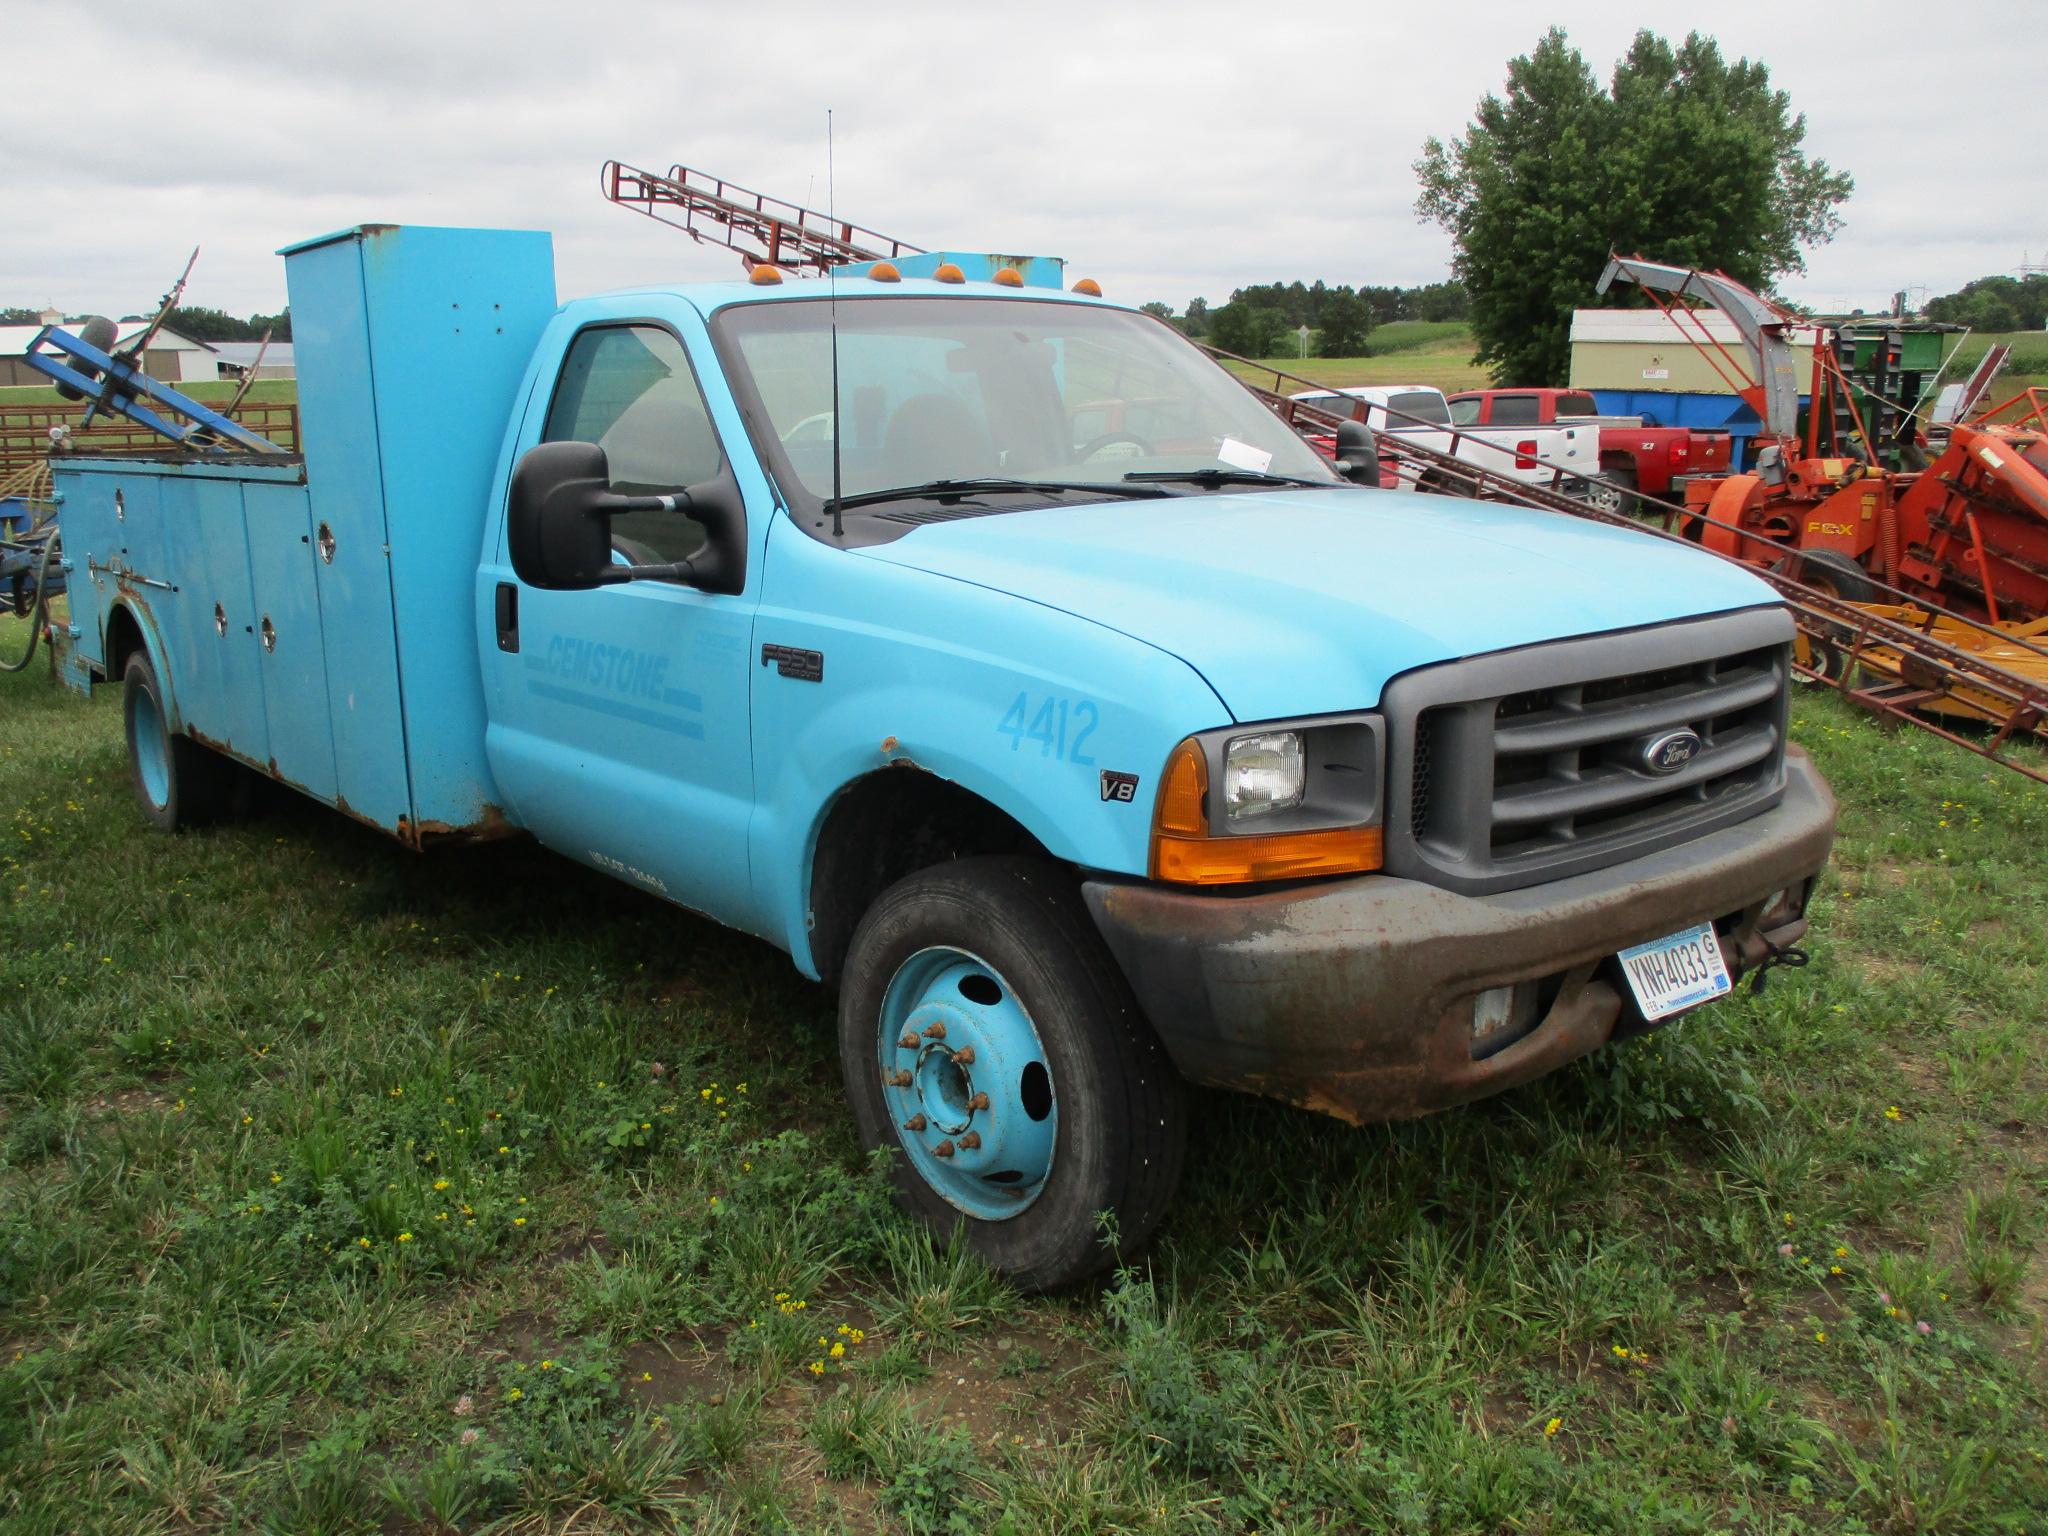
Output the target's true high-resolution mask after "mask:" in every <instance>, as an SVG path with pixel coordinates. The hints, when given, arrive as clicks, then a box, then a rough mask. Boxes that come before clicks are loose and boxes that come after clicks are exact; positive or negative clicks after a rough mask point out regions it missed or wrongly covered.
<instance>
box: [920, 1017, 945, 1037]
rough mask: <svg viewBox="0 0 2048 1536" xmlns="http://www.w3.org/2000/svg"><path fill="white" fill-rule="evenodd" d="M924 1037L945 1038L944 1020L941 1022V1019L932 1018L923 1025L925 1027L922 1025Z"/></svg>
mask: <svg viewBox="0 0 2048 1536" xmlns="http://www.w3.org/2000/svg"><path fill="white" fill-rule="evenodd" d="M924 1037H925V1039H927V1040H943V1039H945V1038H946V1026H945V1023H944V1022H943V1021H942V1020H933V1021H932V1022H931V1023H929V1024H927V1025H925V1027H924Z"/></svg>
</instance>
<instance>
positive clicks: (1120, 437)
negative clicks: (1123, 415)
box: [1074, 432, 1159, 464]
mask: <svg viewBox="0 0 2048 1536" xmlns="http://www.w3.org/2000/svg"><path fill="white" fill-rule="evenodd" d="M1117 443H1129V444H1130V445H1131V446H1132V447H1133V448H1135V449H1137V450H1138V451H1137V452H1136V453H1132V454H1120V455H1119V457H1120V458H1132V459H1137V458H1149V457H1151V456H1152V455H1153V454H1156V453H1157V452H1158V451H1159V450H1158V449H1157V448H1154V447H1153V446H1152V445H1151V444H1150V443H1148V442H1146V441H1145V439H1144V438H1142V437H1140V436H1138V434H1137V433H1135V432H1105V433H1103V434H1102V436H1100V437H1098V438H1095V439H1093V440H1092V441H1090V442H1086V443H1083V444H1082V445H1081V446H1080V447H1079V448H1076V449H1075V450H1074V462H1075V463H1076V464H1085V463H1087V462H1088V461H1089V460H1090V459H1092V458H1094V457H1095V456H1096V455H1097V454H1098V453H1100V452H1102V450H1103V449H1105V448H1109V447H1112V446H1114V445H1115V444H1117Z"/></svg>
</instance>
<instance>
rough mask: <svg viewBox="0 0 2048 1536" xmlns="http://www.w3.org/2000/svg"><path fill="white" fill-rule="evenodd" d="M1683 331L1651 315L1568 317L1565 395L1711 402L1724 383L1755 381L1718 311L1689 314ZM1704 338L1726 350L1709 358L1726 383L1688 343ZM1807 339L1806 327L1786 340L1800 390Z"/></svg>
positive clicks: (1809, 346)
mask: <svg viewBox="0 0 2048 1536" xmlns="http://www.w3.org/2000/svg"><path fill="white" fill-rule="evenodd" d="M1686 324H1687V329H1686V330H1685V331H1681V330H1680V329H1679V328H1678V327H1677V326H1676V325H1675V324H1673V323H1672V322H1671V320H1669V319H1668V318H1666V316H1665V315H1664V313H1663V312H1662V311H1661V310H1655V309H1577V310H1573V311H1572V371H1571V386H1572V388H1574V389H1608V390H1632V391H1654V392H1656V393H1659V394H1707V395H1718V394H1730V393H1733V390H1732V389H1731V387H1730V385H1729V377H1734V378H1740V379H1741V380H1743V381H1744V382H1747V381H1748V380H1750V379H1753V378H1755V377H1756V360H1755V358H1754V357H1753V356H1752V355H1751V353H1750V351H1749V348H1748V347H1747V346H1745V345H1744V344H1743V340H1742V333H1741V332H1739V331H1737V330H1736V329H1735V322H1734V321H1732V320H1730V319H1729V318H1728V317H1727V316H1726V315H1724V314H1721V313H1720V312H1719V311H1718V310H1689V311H1687V312H1686ZM1703 338H1704V339H1707V340H1711V341H1714V342H1718V343H1720V345H1721V346H1723V347H1725V348H1727V349H1728V356H1727V357H1726V358H1721V357H1719V356H1718V354H1717V355H1716V357H1715V361H1718V362H1719V363H1720V364H1721V367H1722V369H1725V370H1726V371H1727V375H1728V377H1724V376H1723V374H1722V373H1721V372H1718V371H1716V369H1715V367H1714V362H1710V361H1709V360H1708V356H1707V354H1706V353H1704V352H1702V351H1701V350H1700V348H1699V347H1698V346H1696V345H1695V344H1694V343H1695V342H1698V341H1700V340H1702V339H1703ZM1813 339H1814V330H1813V327H1811V326H1798V327H1796V328H1794V330H1793V332H1792V335H1791V337H1790V340H1791V342H1792V358H1793V373H1794V376H1795V377H1796V378H1797V379H1798V380H1799V383H1800V388H1801V389H1802V390H1804V388H1805V385H1806V379H1807V376H1808V375H1809V374H1810V373H1811V372H1812V371H1813Z"/></svg>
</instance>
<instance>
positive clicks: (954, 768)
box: [750, 533, 1230, 976]
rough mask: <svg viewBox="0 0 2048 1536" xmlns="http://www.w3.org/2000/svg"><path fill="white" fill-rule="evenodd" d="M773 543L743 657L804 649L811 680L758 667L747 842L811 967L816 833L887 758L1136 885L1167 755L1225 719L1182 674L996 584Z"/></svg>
mask: <svg viewBox="0 0 2048 1536" xmlns="http://www.w3.org/2000/svg"><path fill="white" fill-rule="evenodd" d="M779 542H780V547H779V548H778V549H777V550H776V551H775V553H774V554H773V555H772V556H771V591H770V593H769V594H768V597H769V600H768V601H767V602H766V603H764V605H763V607H762V609H761V611H760V615H759V617H758V619H757V621H756V634H755V640H756V649H757V652H758V650H759V648H760V647H761V646H782V647H790V648H794V649H801V650H807V651H814V652H817V653H818V654H819V655H820V656H821V657H822V658H823V661H822V672H823V676H822V678H820V679H818V680H816V681H812V680H809V679H808V678H804V677H800V676H796V675H784V673H783V671H782V669H781V668H780V667H778V666H774V665H768V664H765V663H764V664H763V665H760V666H757V667H756V668H755V678H756V684H755V689H754V743H755V755H754V761H755V786H756V806H755V812H754V822H753V827H752V829H751V838H750V847H751V853H752V865H753V874H754V882H755V888H756V899H757V902H758V903H759V906H760V908H761V910H762V911H763V912H765V913H768V914H770V915H771V917H772V920H773V922H774V924H775V926H776V927H777V928H778V929H779V930H780V932H781V933H782V935H783V941H784V943H785V945H786V946H787V948H788V949H789V951H790V953H791V955H792V956H793V957H794V958H795V960H796V963H797V965H798V967H799V968H800V969H802V970H803V971H804V972H805V974H807V975H812V976H815V975H816V974H817V968H816V965H815V963H814V961H813V959H812V955H811V947H810V935H809V906H810V901H809V896H810V882H811V871H812V864H813V861H814V859H815V857H816V853H817V846H818V837H819V833H820V831H821V829H822V828H823V827H824V825H825V821H826V818H827V816H828V815H829V813H830V811H831V808H832V805H833V804H834V802H835V801H836V800H837V799H838V798H839V796H840V795H841V794H843V793H844V792H845V791H846V790H847V789H849V788H850V787H851V786H852V785H853V784H855V783H857V782H859V781H860V780H861V779H863V778H865V777H866V776H867V775H869V774H871V773H874V772H876V771H877V770H879V769H884V768H888V767H890V766H891V765H909V766H912V767H915V768H918V769H922V770H924V771H925V772H928V773H932V774H936V775H938V776H939V777H940V778H943V779H946V780H949V781H950V782H952V783H954V784H956V785H958V786H960V787H961V788H963V789H965V790H968V791H970V792H971V793H973V794H975V795H977V796H979V797H980V798H981V799H983V800H985V801H987V802H988V803H989V804H991V805H993V806H995V807H996V808H997V809H999V810H1001V811H1002V812H1003V813H1004V814H1006V815H1008V816H1009V817H1010V818H1011V819H1012V820H1014V821H1016V822H1017V823H1018V824H1019V825H1021V826H1022V827H1024V829H1025V830H1026V831H1028V832H1030V833H1031V835H1032V836H1033V837H1035V838H1037V839H1038V841H1039V842H1040V843H1041V844H1043V845H1044V846H1045V848H1046V850H1047V851H1048V852H1049V853H1051V854H1052V855H1053V856H1054V857H1056V858H1060V859H1064V860H1067V861H1069V862H1071V863H1073V864H1076V865H1078V866H1081V867H1083V868H1087V869H1097V870H1109V871H1115V872H1117V873H1120V874H1126V875H1142V874H1144V872H1145V868H1146V861H1147V858H1148V855H1149V846H1150V831H1151V815H1152V801H1153V795H1154V792H1155V790H1156V788H1157V785H1158V776H1159V772H1160V770H1161V768H1162V767H1163V766H1164V764H1165V762H1166V758H1167V755H1168V754H1169V753H1170V752H1171V751H1172V750H1173V747H1174V745H1175V744H1176V743H1177V742H1179V741H1180V739H1181V738H1182V737H1183V736H1185V735H1187V734H1188V733H1190V732H1191V731H1196V730H1201V729H1205V728H1207V727H1209V726H1212V725H1217V724H1222V723H1225V722H1227V721H1228V720H1229V719H1230V715H1229V713H1228V711H1227V710H1226V709H1225V708H1224V705H1223V702H1222V700H1220V699H1219V698H1217V696H1216V694H1215V692H1214V691H1213V690H1212V689H1211V688H1210V687H1209V685H1208V684H1207V683H1206V682H1204V681H1203V680H1202V678H1201V677H1200V675H1199V674H1197V673H1196V672H1195V671H1194V669H1193V668H1192V667H1190V666H1188V664H1187V663H1185V662H1183V661H1181V660H1180V659H1179V658H1177V657H1174V656H1170V655H1168V654H1167V653H1166V652H1164V651H1161V650H1159V649H1157V648H1155V647H1153V646H1150V645H1147V644H1145V643H1144V642H1142V641H1138V640H1135V639H1133V638H1131V637H1130V636H1128V635H1123V634H1120V633H1118V632H1116V631H1113V630H1108V629H1105V628H1103V627H1102V626H1100V625H1098V624H1095V623H1093V622H1091V621H1089V620H1087V619H1082V618H1079V617H1076V616H1075V615H1073V614H1069V613H1064V612H1061V611H1059V610H1056V609H1051V608H1047V607H1044V606H1042V605H1040V604H1037V603H1033V602H1030V601H1028V600H1026V599H1022V598H1018V597H1014V596H1011V595H1009V594H1007V593H1000V592H993V591H990V590H988V589H987V588H984V587H978V586H973V585H970V584H967V583H964V582H960V581H956V580H953V579H951V578H949V577H943V576H935V575H932V574H930V573H928V572H923V571H918V570H915V569H912V568H908V567H904V566H899V565H893V564H889V563H886V562H882V561H872V560H866V559H863V558H861V557H860V556H858V555H852V554H848V553H846V552H843V551H838V550H833V549H830V548H828V547H826V546H824V545H822V544H819V543H817V542H816V541H814V540H811V539H807V538H805V537H804V536H803V535H802V534H801V533H795V534H794V536H793V537H787V538H784V539H782V540H780V541H779ZM793 546H799V547H796V548H793ZM856 608H857V613H858V615H859V616H856V613H855V612H852V611H849V610H850V609H856ZM869 615H884V616H887V617H885V618H879V619H877V618H872V617H867V616H869ZM1132 780H1135V783H1132V782H1131V781H1132ZM1105 786H1108V788H1105ZM1124 786H1128V788H1127V789H1126V788H1125V787H1124ZM1126 796H1127V797H1126Z"/></svg>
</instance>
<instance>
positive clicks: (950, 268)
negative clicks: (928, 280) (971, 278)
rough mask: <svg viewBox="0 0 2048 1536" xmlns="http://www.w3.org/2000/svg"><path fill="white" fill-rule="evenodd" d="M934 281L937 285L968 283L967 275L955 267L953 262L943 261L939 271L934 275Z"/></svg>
mask: <svg viewBox="0 0 2048 1536" xmlns="http://www.w3.org/2000/svg"><path fill="white" fill-rule="evenodd" d="M932 281H933V282H935V283H964V282H966V281H967V274H966V273H965V272H962V271H961V270H960V269H959V268H958V267H956V266H954V265H953V263H952V262H950V261H942V262H940V263H939V267H938V270H937V271H936V272H934V273H932Z"/></svg>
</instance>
